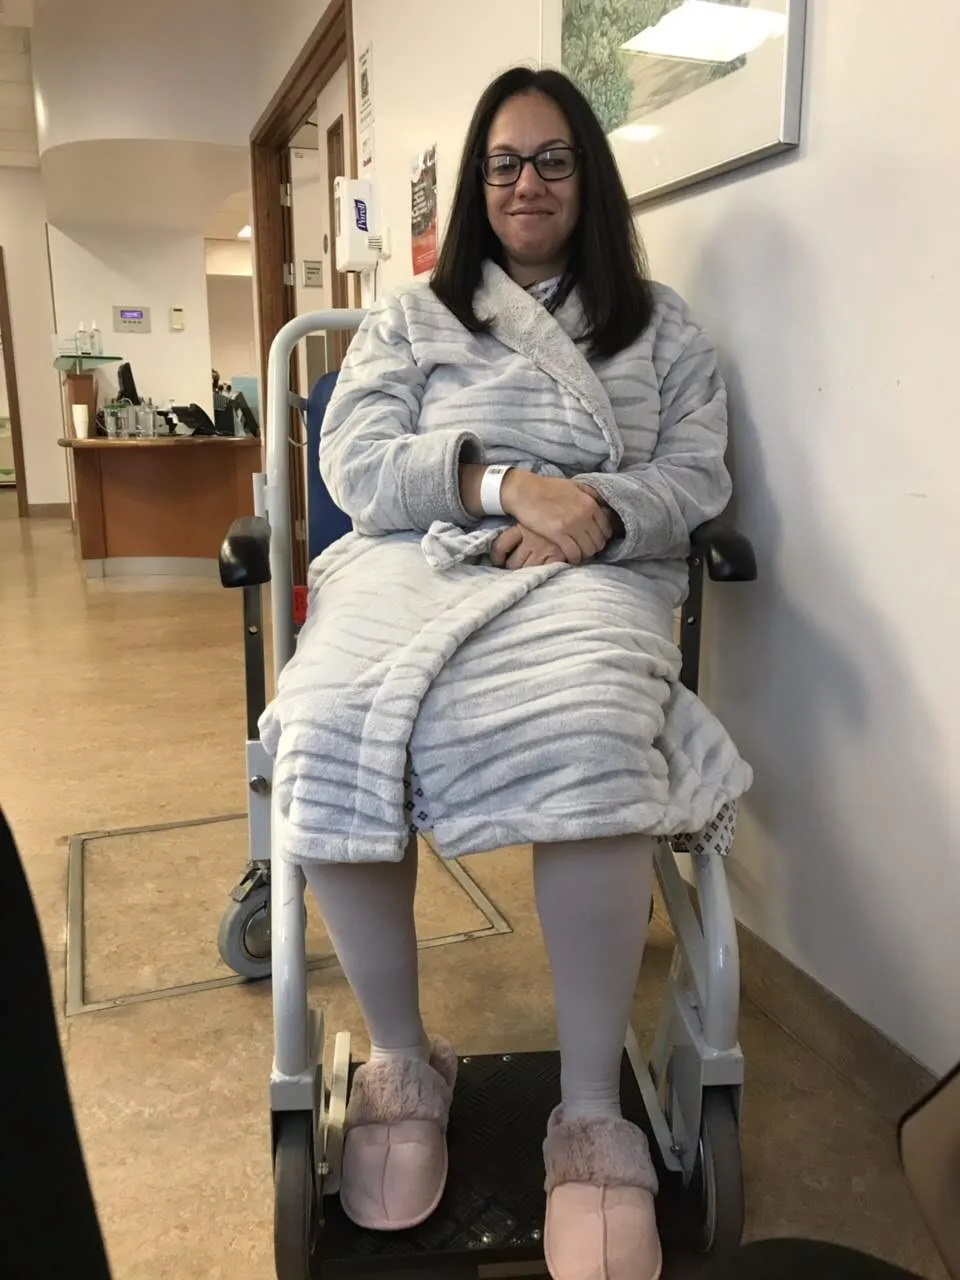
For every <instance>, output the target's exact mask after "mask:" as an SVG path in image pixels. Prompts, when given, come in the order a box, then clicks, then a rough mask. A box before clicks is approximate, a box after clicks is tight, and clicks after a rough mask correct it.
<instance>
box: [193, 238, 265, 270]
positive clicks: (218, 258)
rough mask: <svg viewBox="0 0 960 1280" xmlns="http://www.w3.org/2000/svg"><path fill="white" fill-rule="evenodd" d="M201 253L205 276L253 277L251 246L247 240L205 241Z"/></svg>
mask: <svg viewBox="0 0 960 1280" xmlns="http://www.w3.org/2000/svg"><path fill="white" fill-rule="evenodd" d="M203 251H204V258H205V261H206V267H207V275H211V276H252V275H253V245H252V244H251V242H250V241H249V240H206V241H204V245H203Z"/></svg>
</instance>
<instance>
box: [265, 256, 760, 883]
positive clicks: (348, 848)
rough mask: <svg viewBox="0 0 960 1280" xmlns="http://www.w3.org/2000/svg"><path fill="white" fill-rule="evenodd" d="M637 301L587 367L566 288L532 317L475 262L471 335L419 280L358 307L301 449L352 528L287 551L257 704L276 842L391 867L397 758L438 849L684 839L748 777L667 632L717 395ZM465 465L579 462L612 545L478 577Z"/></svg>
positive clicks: (692, 341) (706, 369) (704, 373)
mask: <svg viewBox="0 0 960 1280" xmlns="http://www.w3.org/2000/svg"><path fill="white" fill-rule="evenodd" d="M655 300H656V310H655V314H654V317H653V320H652V322H651V324H650V325H649V327H648V329H647V330H646V332H645V333H644V334H643V335H642V337H641V338H639V339H638V340H637V341H636V342H635V343H634V344H633V345H632V346H631V347H629V348H628V349H627V350H625V351H622V352H620V353H619V354H618V355H617V356H614V357H612V358H610V359H605V360H597V361H594V362H592V363H588V361H587V359H586V358H585V355H584V351H583V347H582V346H578V345H577V344H576V342H575V338H576V337H577V335H578V334H579V333H580V332H581V331H582V328H583V315H582V310H581V308H580V305H579V302H578V300H577V297H576V295H574V296H572V297H570V298H569V299H568V300H567V302H566V303H565V304H564V305H563V306H562V307H561V308H560V310H559V311H558V312H557V313H556V314H555V315H551V314H550V313H549V312H548V311H547V310H546V309H545V308H544V307H543V306H542V305H541V304H540V303H539V302H537V301H535V300H534V299H533V298H531V297H530V296H529V295H528V294H527V293H526V292H525V291H524V290H523V289H521V288H519V287H518V286H517V285H516V284H514V283H513V281H512V280H511V279H510V278H509V277H508V276H507V275H506V274H505V273H504V272H503V271H502V270H501V269H500V268H499V267H497V266H495V265H494V264H492V263H487V264H486V266H485V269H484V279H483V284H482V286H481V288H480V290H479V292H478V295H477V299H476V306H477V312H478V314H479V315H481V316H483V317H487V318H489V319H490V321H491V328H490V332H489V333H486V334H471V333H468V332H467V331H466V330H465V329H464V328H463V326H462V325H461V324H460V323H459V321H457V320H456V319H455V318H454V317H453V316H452V315H451V313H450V312H449V311H448V310H447V309H446V308H445V307H444V306H443V305H442V304H441V303H440V302H439V301H438V299H437V298H436V296H435V295H434V294H433V293H432V291H431V290H429V289H428V288H424V287H419V286H410V287H407V288H404V289H402V290H400V291H399V292H398V293H396V294H394V295H393V296H392V297H390V298H389V299H387V300H386V301H385V302H383V303H381V304H379V305H377V306H376V307H375V308H374V309H373V310H372V311H371V312H370V314H369V315H368V316H367V317H366V319H365V320H364V323H363V325H362V327H361V329H360V332H359V333H358V335H357V337H356V339H355V340H354V342H353V344H352V346H351V348H350V351H349V353H348V355H347V358H346V361H345V362H344V366H343V370H342V372H341V375H340V378H339V381H338V383H337V388H336V391H335V393H334V396H333V399H332V401H331V403H330V406H329V409H328V410H327V415H326V420H325V422H324V426H323V435H322V440H321V446H320V468H321V471H322V473H323V477H324V480H325V482H326V484H327V486H328V488H329V490H330V493H331V494H332V496H333V498H334V500H335V501H336V502H337V503H338V505H339V506H340V507H342V508H343V510H344V511H346V512H347V514H348V515H350V516H351V518H352V520H353V523H354V529H355V532H353V533H351V534H349V535H347V537H345V538H342V539H341V540H340V541H339V542H337V543H336V544H335V545H334V546H332V547H330V548H329V549H328V550H326V551H325V552H324V553H323V555H321V556H320V557H319V558H318V559H317V560H316V561H315V562H314V564H313V565H312V566H311V569H310V583H309V585H310V611H309V617H308V620H307V623H306V625H305V627H304V629H303V631H302V632H301V635H300V639H299V643H298V646H297V652H296V655H295V656H294V658H293V659H292V661H291V662H290V663H289V664H288V666H287V668H286V670H285V671H284V673H283V675H282V677H281V679H280V681H279V686H278V690H277V694H276V697H275V699H274V701H273V702H272V703H271V705H270V706H269V707H268V708H267V710H266V712H265V713H264V716H263V719H262V721H261V731H262V736H263V741H264V744H265V745H266V747H267V749H268V750H269V751H270V752H271V753H272V754H275V756H276V768H275V772H274V788H275V791H276V800H277V807H276V808H275V813H276V812H277V811H279V812H278V820H279V825H280V830H279V831H277V832H276V833H275V838H276V840H277V845H278V851H279V853H280V854H281V856H286V857H288V858H292V859H294V860H296V861H312V860H320V861H342V862H350V861H389V860H395V859H399V858H400V857H401V856H402V854H403V850H404V848H405V845H406V841H407V823H406V818H405V815H404V782H405V777H406V776H407V775H408V772H409V770H410V768H411V765H412V767H413V769H414V770H415V771H416V775H417V777H418V780H419V785H420V786H421V787H422V788H423V792H424V799H425V802H426V803H425V807H426V809H427V810H428V811H429V813H430V815H431V819H432V825H433V833H434V840H435V843H436V845H437V847H438V848H439V850H440V852H441V853H442V854H443V855H444V856H446V857H456V856H458V855H461V854H466V853H474V852H479V851H483V850H487V849H493V848H497V847H501V846H504V845H512V844H526V843H530V842H535V841H557V840H580V839H589V838H591V837H598V836H611V835H622V834H626V833H630V832H646V833H649V834H651V835H660V836H663V835H670V834H673V833H680V832H699V831H701V830H702V829H703V828H704V827H706V826H707V825H708V824H709V823H710V822H711V821H712V820H713V819H715V818H716V817H717V815H718V814H719V813H720V811H721V810H724V811H725V812H728V811H729V810H728V806H730V805H731V804H732V802H734V801H736V800H737V798H738V797H739V796H740V795H741V794H742V793H743V792H744V791H745V790H746V789H747V787H748V786H749V785H750V781H751V773H750V769H749V766H748V765H746V764H745V763H744V761H743V760H742V759H741V758H740V756H739V755H738V753H737V750H736V748H735V747H734V745H733V743H732V742H731V741H730V738H729V737H728V735H727V733H726V732H725V730H724V729H723V727H722V726H721V725H720V724H719V723H718V721H717V720H716V719H715V718H714V716H713V715H712V714H711V713H710V712H709V711H708V710H707V708H706V707H705V706H704V705H703V704H702V703H701V702H700V701H699V700H698V699H697V698H695V697H694V696H693V695H692V694H690V693H689V692H688V691H687V690H686V689H684V688H683V686H682V685H680V683H679V672H680V654H679V651H678V649H677V647H676V645H675V643H674V640H673V618H674V610H675V609H676V607H677V606H678V604H679V603H680V602H681V600H682V599H683V597H684V594H685V591H686V584H687V568H686V563H685V559H686V556H687V554H688V551H689V535H690V532H691V530H693V529H694V528H696V527H697V526H698V525H699V524H702V523H703V522H704V521H705V520H708V519H709V518H711V517H712V516H716V515H718V514H719V513H720V512H721V511H722V510H723V508H724V507H725V506H726V504H727V501H728V499H729V497H730V479H729V476H728V474H727V470H726V467H725V465H724V449H725V446H726V397H725V391H724V386H723V382H722V380H721V377H720V374H719V372H718V370H717V362H716V357H715V355H714V352H713V350H712V348H711V346H710V344H709V342H708V341H707V339H706V338H705V337H704V335H703V333H702V332H701V330H700V329H699V328H698V327H697V325H696V324H695V322H694V321H693V319H692V318H691V316H690V314H689V312H688V310H687V308H686V306H685V305H684V303H683V302H682V301H681V299H680V298H679V297H678V296H677V295H676V294H675V293H673V292H672V291H671V290H669V289H666V288H663V287H661V286H656V287H655ZM465 461H467V462H469V461H473V462H482V461H486V462H488V463H496V462H501V463H510V464H513V465H515V466H520V467H526V468H528V469H530V470H533V471H536V472H538V473H540V474H543V475H555V476H559V475H563V476H570V477H576V478H580V479H583V480H584V481H587V482H588V483H589V484H590V485H591V486H592V487H593V488H594V489H595V490H597V491H598V492H599V493H600V494H602V496H603V498H604V500H605V501H606V502H607V503H609V505H610V506H611V507H612V508H613V509H614V510H615V511H616V512H617V513H618V515H619V516H620V519H621V521H622V522H623V529H624V536H623V537H621V538H617V539H616V540H614V541H613V542H611V543H610V544H609V545H608V546H607V548H606V549H605V551H604V552H603V553H602V554H601V555H600V556H599V558H598V559H596V560H594V561H592V562H591V563H589V564H586V565H582V566H571V565H547V566H542V567H537V568H531V569H521V570H515V571H508V570H503V569H498V568H496V567H494V566H493V565H492V564H491V562H490V558H489V549H490V546H491V544H492V542H493V540H494V539H495V538H496V536H497V534H498V533H499V532H500V531H501V530H502V528H503V527H504V525H505V524H506V523H507V522H506V521H504V520H502V519H500V520H485V521H483V522H481V523H479V524H478V523H477V522H475V521H473V520H471V518H470V517H469V516H468V514H467V512H466V511H465V510H464V508H463V505H462V502H461V499H460V489H459V476H458V468H459V464H460V463H461V462H465Z"/></svg>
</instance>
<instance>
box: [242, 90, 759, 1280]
mask: <svg viewBox="0 0 960 1280" xmlns="http://www.w3.org/2000/svg"><path fill="white" fill-rule="evenodd" d="M726 434H727V424H726V399H725V392H724V386H723V383H722V380H721V377H720V374H719V372H718V370H717V362H716V357H715V354H714V352H713V350H712V348H711V346H710V344H709V342H708V340H707V338H706V337H705V336H704V334H703V333H702V332H701V330H700V329H699V328H698V326H697V325H696V323H695V322H694V320H693V319H692V317H691V316H690V313H689V312H688V310H687V308H686V306H685V305H684V303H683V302H682V301H681V299H680V298H679V297H677V295H676V294H675V293H673V292H672V291H671V290H669V289H666V288H664V287H662V286H660V285H656V284H653V283H652V282H650V281H649V280H648V279H647V278H646V274H645V271H644V263H643V256H642V253H641V250H640V246H639V243H638V239H637V234H636V231H635V228H634V224H633V219H632V217H631V213H630V209H629V205H628V201H627V197H626V195H625V192H624V189H623V185H622V183H621V181H620V177H619V175H618V172H617V168H616V164H615V162H614V159H613V156H612V153H611V151H610V148H609V145H608V143H607V140H606V137H605V136H604V133H603V130H602V128H601V126H600V124H599V122H598V121H597V119H596V117H595V116H594V114H593V112H592V111H591V109H590V107H589V105H588V104H587V102H586V101H585V99H584V98H583V97H582V96H581V94H580V93H579V92H578V90H577V89H576V88H575V87H574V86H573V85H572V84H571V83H570V81H568V80H567V79H566V78H565V77H564V76H562V75H561V74H560V73H558V72H555V71H539V72H536V71H531V70H528V69H525V68H519V69H515V70H512V71H508V72H506V73H505V74H504V75H502V76H500V77H499V78H498V79H497V80H496V81H495V82H494V83H493V84H492V85H491V86H490V87H489V88H488V89H487V90H486V92H485V93H484V95H483V97H482V99H481V100H480V103H479V105H478V106H477V109H476V112H475V114H474V117H473V120H472V123H471V125H470V129H469V133H468V136H467V141H466V146H465V150H464V155H463V160H462V164H461V167H460V173H459V177H458V182H457V188H456V193H455V196H454V201H453V210H452V214H451V218H450V224H449V229H448V231H447V234H446V237H445V241H444V245H443V249H442V252H441V255H440V259H439V263H438V266H437V269H436V271H435V273H434V275H433V278H432V280H431V282H430V287H429V288H428V287H422V286H412V285H411V286H406V287H404V288H402V289H400V290H398V291H397V292H396V293H395V294H393V296H391V297H390V298H388V299H387V300H386V301H385V302H383V303H381V304H379V305H377V306H376V307H374V309H373V310H372V311H371V313H370V314H369V315H368V316H367V317H366V319H365V321H364V323H363V325H362V327H361V329H360V332H359V333H358V334H357V337H356V339H355V340H354V342H353V344H352V346H351V348H350V351H349V353H348V355H347V358H346V361H345V362H344V366H343V370H342V373H341V376H340V379H339V382H338V385H337V389H336V392H335V394H334V397H333V399H332V401H331V404H330V407H329V410H328V412H327V415H326V420H325V423H324V428H323V437H322V443H321V451H320V466H321V470H322V473H323V477H324V480H325V481H326V484H327V486H328V488H329V490H330V493H331V494H332V495H333V498H334V499H335V501H336V502H337V503H338V504H339V505H340V506H341V507H342V508H343V510H344V511H345V512H346V513H347V514H348V515H349V516H350V517H351V519H352V521H353V525H354V532H353V533H351V534H349V535H348V536H347V537H346V538H343V539H342V540H341V541H340V542H338V543H336V544H335V545H334V546H333V547H331V548H329V549H328V550H327V551H326V552H325V553H324V554H323V555H322V556H321V557H320V558H319V560H318V561H317V562H316V563H315V564H314V565H313V566H312V568H311V576H310V586H311V608H310V614H309V617H308V621H307V624H306V626H305V628H304V630H303V632H302V633H301V637H300V641H299V644H298V649H297V653H296V656H295V657H294V658H293V660H292V661H291V662H290V663H289V665H288V667H287V669H286V671H285V672H284V674H283V677H282V679H281V681H280V683H279V688H278V693H277V697H276V699H275V701H274V702H273V704H272V705H271V706H270V708H268V710H267V712H266V714H265V717H264V720H263V724H262V730H263V735H264V741H265V743H266V744H267V746H268V749H270V750H271V751H273V752H274V753H275V754H276V756H277V764H276V770H275V774H274V787H275V790H276V799H277V804H278V808H279V819H278V825H279V830H276V831H275V832H274V840H275V842H276V843H275V848H276V849H277V852H278V854H279V856H282V857H287V858H290V859H293V860H295V861H297V862H299V863H301V864H302V865H303V868H304V872H305V874H306V877H307V880H308V882H309V884H310V887H311V889H312V890H313V892H314V894H315V895H316V898H317V901H318V903H319V906H320V910H321V913H322V915H323V918H324V920H325V922H326V925H327V929H328V931H329V934H330V937H331V939H332V942H333V945H334V947H335V948H336V951H337V955H338V956H339V958H340V961H341V963H342V966H343V969H344V972H345V974H346V976H347V978H348V980H349V982H350V984H351V986H352V988H353V990H354V992H355V994H356V996H357V999H358V1001H359V1003H360V1006H361V1009H362V1012H363V1015H364V1018H365V1020H366V1024H367V1027H368V1029H369V1033H370V1041H371V1059H370V1062H369V1063H368V1064H366V1065H365V1066H363V1067H362V1068H361V1069H360V1070H359V1071H358V1072H357V1075H356V1082H355V1084H354V1086H353V1090H352V1094H351V1101H350V1109H349V1115H348V1131H347V1137H346V1144H345V1152H344V1164H343V1177H342V1191H341V1198H342V1201H343V1205H344V1209H345V1211H346V1212H347V1213H348V1214H349V1215H350V1217H351V1218H352V1219H353V1220H354V1221H355V1222H357V1223H359V1224H360V1225H362V1226H364V1227H368V1228H371V1229H374V1230H385V1231H387V1230H401V1229H404V1228H408V1227H411V1226H413V1225H416V1224H417V1223H419V1222H421V1221H423V1220H424V1219H425V1218H427V1217H428V1216H429V1215H430V1214H431V1213H432V1212H433V1210H434V1209H435V1208H436V1207H437V1205H438V1203H439V1201H440V1198H441V1196H442V1193H443V1189H444V1183H445V1178H446V1171H447V1154H446V1145H445V1131H446V1124H447V1118H448V1114H449V1108H450V1100H451V1096H452V1091H453V1087H454V1079H455V1073H456V1056H455V1054H454V1051H453V1049H452V1048H451V1047H450V1045H449V1044H448V1043H446V1042H445V1041H443V1040H441V1039H438V1038H433V1039H431V1038H429V1037H428V1035H427V1032H426V1031H425V1029H424V1026H423V1023H422V1021H421V1016H420V1007H419V999H418V972H417V940H416V933H415V929H414V915H413V899H414V890H415V885H416V878H417V851H416V832H417V830H428V829H429V830H432V831H433V835H434V841H435V843H436V845H437V847H438V849H439V851H440V852H441V854H442V855H443V856H444V857H458V856H461V855H463V854H468V853H474V852H479V851H483V850H487V849H492V848H498V847H503V846H507V845H526V844H532V845H533V866H534V879H535V888H536V898H537V905H538V909H539V914H540V919H541V922H542V927H543V932H544V936H545V940H546V946H547V950H548V953H549V958H550V963H551V969H552V973H553V979H554V986H555V996H556V1011H557V1022H558V1029H559V1040H560V1052H561V1059H562V1100H561V1104H560V1106H559V1107H558V1108H557V1109H556V1111H555V1112H554V1114H553V1116H552V1118H551V1121H550V1125H549V1129H548V1133H547V1135H546V1141H545V1146H544V1155H545V1162H546V1175H547V1189H548V1192H549V1199H548V1209H547V1221H546V1236H545V1243H546V1254H547V1261H548V1265H549V1267H550V1271H551V1273H552V1275H553V1276H554V1277H556V1278H557V1280H580V1278H581V1277H587V1276H600V1275H603V1276H605V1277H610V1280H619V1277H621V1276H622V1277H630V1278H631V1280H653V1277H655V1276H657V1275H658V1274H659V1270H660V1245H659V1241H658V1238H657V1230H656V1222H655V1218H654V1206H653V1197H654V1195H655V1193H656V1190H657V1180H656V1175H655V1172H654V1168H653V1165H652V1164H651V1160H650V1154H649V1151H648V1147H647V1143H646V1140H645V1138H644V1136H643V1134H642V1133H641V1131H640V1130H639V1129H637V1128H636V1127H634V1126H633V1125H632V1124H630V1123H628V1122H627V1121H626V1120H625V1119H624V1118H623V1117H622V1115H621V1111H620V1098H619V1078H620V1060H621V1051H622V1046H623V1043H624V1038H625V1034H626V1029H627V1023H628V1017H629V1012H630V1007H631V1002H632V999H633V995H634V989H635V986H636V982H637V977H638V973H639V969H640V961H641V956H642V952H643V944H644V935H645V929H646V923H647V916H648V908H649V902H650V894H651V876H652V863H653V854H654V848H655V841H656V839H657V838H658V837H659V838H662V837H666V836H669V835H672V834H676V833H697V832H701V831H703V830H705V829H707V828H710V829H712V830H715V831H721V832H729V830H731V829H732V820H731V819H732V816H733V813H734V812H735V806H736V801H737V799H738V797H739V796H740V795H741V794H742V793H743V792H744V791H745V790H746V788H747V787H748V785H749V783H750V776H751V775H750V770H749V768H748V766H747V765H746V764H745V763H744V762H743V761H742V760H741V759H740V757H739V755H738V753H737V751H736V749H735V747H734V746H733V744H732V743H731V742H730V740H729V738H728V736H727V735H726V733H725V731H724V730H723V728H722V727H721V726H720V725H719V724H718V723H717V721H716V720H715V719H714V718H713V717H712V716H711V715H710V713H709V712H708V711H707V710H706V708H705V707H703V705H702V704H701V703H700V702H698V701H697V699H696V698H694V697H693V695H691V694H690V693H688V692H687V691H686V690H685V689H684V688H683V686H682V685H681V684H680V683H679V673H680V654H679V651H678V649H677V647H676V645H675V644H674V640H673V616H674V610H675V609H676V607H677V606H678V604H679V603H680V602H681V600H682V599H683V597H684V594H685V592H686V588H687V569H686V557H687V555H688V553H689V547H690V533H691V531H692V530H694V529H695V528H696V527H697V526H698V525H700V524H702V523H703V522H704V521H706V520H708V519H710V518H711V517H713V516H716V515H717V514H718V513H719V512H721V511H722V510H723V508H724V507H725V506H726V503H727V501H728V499H729V496H730V479H729V476H728V474H727V470H726V467H725V465H724V450H725V447H726ZM721 851H725V850H724V849H721ZM477 956H478V957H480V952H479V951H478V952H477Z"/></svg>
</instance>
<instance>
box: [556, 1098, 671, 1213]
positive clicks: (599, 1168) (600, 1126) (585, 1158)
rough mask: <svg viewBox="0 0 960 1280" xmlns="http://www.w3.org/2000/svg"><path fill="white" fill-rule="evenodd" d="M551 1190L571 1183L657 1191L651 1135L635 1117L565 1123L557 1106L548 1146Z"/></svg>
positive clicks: (652, 1193)
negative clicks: (641, 1127) (647, 1137)
mask: <svg viewBox="0 0 960 1280" xmlns="http://www.w3.org/2000/svg"><path fill="white" fill-rule="evenodd" d="M543 1158H544V1163H545V1164H546V1168H547V1182H546V1189H547V1193H548V1194H549V1193H550V1192H551V1191H552V1190H553V1189H554V1187H559V1186H561V1185H562V1184H563V1183H565V1182H585V1183H587V1184H588V1185H590V1186H595V1187H640V1188H641V1189H642V1190H644V1191H649V1192H650V1194H651V1195H656V1194H657V1191H658V1183H657V1173H656V1170H655V1169H654V1167H653V1161H652V1160H651V1159H650V1147H649V1145H648V1143H647V1139H646V1135H645V1134H644V1133H643V1132H642V1130H640V1129H638V1128H637V1126H636V1125H635V1124H631V1123H630V1121H629V1120H623V1119H612V1118H610V1117H607V1116H597V1117H591V1116H588V1117H584V1118H582V1119H577V1120H570V1121H564V1119H563V1112H562V1109H561V1108H560V1107H557V1108H556V1110H555V1111H554V1113H553V1115H552V1116H551V1117H550V1122H549V1124H548V1126H547V1137H546V1141H545V1142H544V1144H543Z"/></svg>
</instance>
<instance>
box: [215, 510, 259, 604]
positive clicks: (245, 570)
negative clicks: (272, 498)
mask: <svg viewBox="0 0 960 1280" xmlns="http://www.w3.org/2000/svg"><path fill="white" fill-rule="evenodd" d="M220 581H221V582H222V583H223V585H224V586H225V587H258V586H262V585H263V583H265V582H269V581H270V523H269V521H267V520H265V519H264V517H263V516H243V517H242V518H241V519H240V520H234V522H233V524H232V525H231V526H230V530H229V532H228V534H227V536H226V537H225V538H224V540H223V546H222V547H221V548H220Z"/></svg>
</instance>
